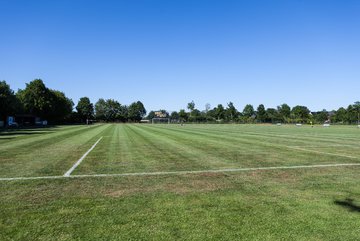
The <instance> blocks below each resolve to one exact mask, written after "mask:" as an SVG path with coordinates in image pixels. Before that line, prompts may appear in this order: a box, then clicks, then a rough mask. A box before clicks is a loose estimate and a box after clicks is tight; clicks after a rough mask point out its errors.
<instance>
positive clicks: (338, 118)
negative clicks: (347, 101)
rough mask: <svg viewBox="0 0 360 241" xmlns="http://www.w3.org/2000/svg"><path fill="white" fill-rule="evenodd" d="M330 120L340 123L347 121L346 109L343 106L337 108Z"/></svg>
mask: <svg viewBox="0 0 360 241" xmlns="http://www.w3.org/2000/svg"><path fill="white" fill-rule="evenodd" d="M332 122H336V123H342V124H344V123H346V122H347V111H346V109H345V108H344V107H341V108H339V109H338V110H337V111H336V112H335V115H334V116H333V120H332Z"/></svg>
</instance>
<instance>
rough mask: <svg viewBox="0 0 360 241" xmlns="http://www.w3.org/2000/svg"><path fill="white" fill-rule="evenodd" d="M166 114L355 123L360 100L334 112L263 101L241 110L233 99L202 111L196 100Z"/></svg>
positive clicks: (177, 117) (208, 118)
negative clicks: (275, 104)
mask: <svg viewBox="0 0 360 241" xmlns="http://www.w3.org/2000/svg"><path fill="white" fill-rule="evenodd" d="M160 112H162V113H163V114H165V116H167V117H168V118H171V119H172V120H179V121H180V122H222V123H232V122H233V123H314V124H323V123H325V122H329V123H330V122H331V123H339V124H355V123H359V119H360V102H359V101H357V102H355V103H354V104H351V105H349V106H348V107H347V108H343V107H341V108H339V109H338V110H333V111H327V110H325V109H324V110H322V111H316V112H311V111H310V110H309V108H307V107H306V106H302V105H297V106H294V107H292V108H291V107H290V106H289V105H288V104H282V105H279V106H277V107H276V108H265V106H264V105H263V104H260V105H259V106H258V107H257V108H256V109H255V108H254V106H253V105H251V104H247V105H246V106H245V107H244V108H243V110H242V111H239V110H238V109H237V108H236V107H235V106H234V103H232V102H229V103H228V104H227V106H226V107H224V106H223V105H222V104H218V105H217V106H216V107H214V108H211V107H210V104H206V105H205V109H204V110H202V111H200V110H199V109H196V108H195V103H194V101H191V102H190V103H188V104H187V111H186V110H185V109H180V110H179V111H173V112H171V113H168V112H167V111H166V110H160ZM154 117H156V116H155V112H154V111H150V112H149V114H148V116H147V119H149V120H151V119H152V118H154Z"/></svg>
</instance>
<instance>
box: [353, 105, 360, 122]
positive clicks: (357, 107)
mask: <svg viewBox="0 0 360 241" xmlns="http://www.w3.org/2000/svg"><path fill="white" fill-rule="evenodd" d="M353 109H354V111H355V112H356V114H357V123H358V124H360V101H356V102H355V103H354V104H353Z"/></svg>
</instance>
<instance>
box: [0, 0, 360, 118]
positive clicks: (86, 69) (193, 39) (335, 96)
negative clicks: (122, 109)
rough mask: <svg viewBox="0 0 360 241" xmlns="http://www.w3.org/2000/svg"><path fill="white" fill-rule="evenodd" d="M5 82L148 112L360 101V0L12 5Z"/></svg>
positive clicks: (1, 46)
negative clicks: (38, 83)
mask: <svg viewBox="0 0 360 241" xmlns="http://www.w3.org/2000/svg"><path fill="white" fill-rule="evenodd" d="M0 13H1V14H0V19H1V21H0V31H1V37H0V79H3V80H6V81H7V82H8V83H9V84H10V85H11V87H12V88H13V89H14V90H17V89H18V88H24V87H25V83H28V82H29V81H31V80H33V79H35V78H41V79H43V80H44V82H45V83H46V85H47V86H48V87H50V88H53V89H58V90H61V91H63V92H65V93H66V95H67V96H68V97H70V98H72V99H73V100H74V102H75V103H77V101H78V99H79V98H80V97H82V96H88V97H90V99H91V100H92V101H93V102H96V101H97V99H98V98H101V97H102V98H113V99H116V100H118V101H119V102H120V103H122V104H130V103H131V102H133V101H136V100H140V101H142V102H143V103H144V104H145V107H146V108H147V110H148V111H150V110H156V109H167V110H169V111H172V110H179V109H180V108H186V105H187V103H188V102H190V101H191V100H194V102H195V104H196V107H197V108H198V109H200V110H203V109H204V108H205V107H204V106H205V104H206V103H210V104H211V106H212V107H215V106H216V105H217V104H219V103H221V104H223V105H226V104H227V103H228V102H230V101H232V102H233V103H234V104H235V106H236V107H237V108H238V109H239V110H242V109H243V107H244V106H245V105H246V104H248V103H250V104H253V105H254V106H255V107H256V106H257V105H259V104H264V105H265V107H276V106H277V105H280V104H282V103H288V104H289V105H290V106H295V105H298V104H300V105H306V106H308V107H309V108H310V109H311V110H313V111H315V110H321V109H323V108H326V109H328V110H331V109H337V108H338V107H340V106H347V105H348V104H352V103H353V102H355V101H357V100H360V94H359V90H360V44H359V43H360V14H359V13H360V1H350V0H349V1H341V0H339V1H331V0H308V1H305V0H293V1H291V0H273V1H272V0H263V1H259V0H238V1H226V0H218V1H212V0H192V1H186V0H166V1H160V0H119V1H109V0H108V1H100V0H98V1H92V0H86V1H85V0H62V1H60V0H59V1H47V0H46V1H45V0H36V1H17V0H0Z"/></svg>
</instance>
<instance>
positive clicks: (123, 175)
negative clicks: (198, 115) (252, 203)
mask: <svg viewBox="0 0 360 241" xmlns="http://www.w3.org/2000/svg"><path fill="white" fill-rule="evenodd" d="M348 166H360V163H343V164H319V165H301V166H275V167H247V168H231V169H217V170H199V171H173V172H134V173H118V174H116V173H114V174H84V175H72V176H70V175H69V176H65V175H63V176H43V177H7V178H0V181H20V180H39V179H67V178H87V177H126V176H160V175H185V174H199V173H221V172H242V171H257V170H277V169H305V168H325V167H348Z"/></svg>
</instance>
